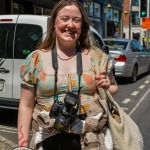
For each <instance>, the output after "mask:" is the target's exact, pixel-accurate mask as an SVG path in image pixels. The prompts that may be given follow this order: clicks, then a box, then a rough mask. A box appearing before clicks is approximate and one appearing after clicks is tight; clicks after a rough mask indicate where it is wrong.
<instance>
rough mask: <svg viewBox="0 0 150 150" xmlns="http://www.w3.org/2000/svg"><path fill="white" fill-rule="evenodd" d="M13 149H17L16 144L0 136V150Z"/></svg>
mask: <svg viewBox="0 0 150 150" xmlns="http://www.w3.org/2000/svg"><path fill="white" fill-rule="evenodd" d="M15 147H17V144H15V143H13V142H11V141H9V140H8V139H6V138H4V137H2V136H1V135H0V150H12V149H13V148H15Z"/></svg>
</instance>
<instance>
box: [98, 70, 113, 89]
mask: <svg viewBox="0 0 150 150" xmlns="http://www.w3.org/2000/svg"><path fill="white" fill-rule="evenodd" d="M95 84H96V86H100V87H105V88H107V89H108V88H109V87H110V79H109V77H108V76H106V72H105V73H104V72H101V73H100V74H99V75H96V76H95Z"/></svg>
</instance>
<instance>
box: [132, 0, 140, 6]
mask: <svg viewBox="0 0 150 150" xmlns="http://www.w3.org/2000/svg"><path fill="white" fill-rule="evenodd" d="M131 2H132V6H139V1H138V0H132V1H131Z"/></svg>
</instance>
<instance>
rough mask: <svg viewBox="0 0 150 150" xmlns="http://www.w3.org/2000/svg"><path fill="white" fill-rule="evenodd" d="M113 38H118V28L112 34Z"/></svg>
mask: <svg viewBox="0 0 150 150" xmlns="http://www.w3.org/2000/svg"><path fill="white" fill-rule="evenodd" d="M114 38H120V35H119V29H118V28H117V29H116V32H115V34H114Z"/></svg>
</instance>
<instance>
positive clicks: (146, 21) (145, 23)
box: [142, 18, 150, 29]
mask: <svg viewBox="0 0 150 150" xmlns="http://www.w3.org/2000/svg"><path fill="white" fill-rule="evenodd" d="M142 29H150V18H142Z"/></svg>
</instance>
